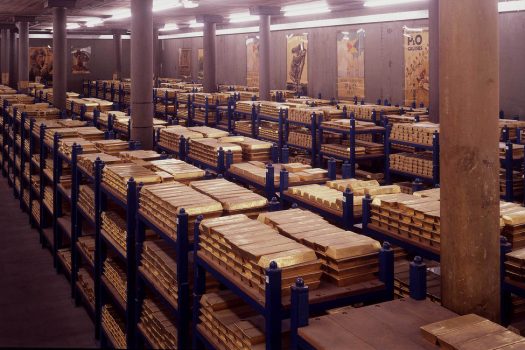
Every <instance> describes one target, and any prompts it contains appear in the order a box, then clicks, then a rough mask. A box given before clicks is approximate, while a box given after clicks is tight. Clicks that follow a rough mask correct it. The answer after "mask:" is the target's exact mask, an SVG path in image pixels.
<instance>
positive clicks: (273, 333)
mask: <svg viewBox="0 0 525 350" xmlns="http://www.w3.org/2000/svg"><path fill="white" fill-rule="evenodd" d="M281 275H282V270H281V269H280V268H279V267H278V266H277V263H276V262H275V261H272V262H270V267H269V268H267V269H266V285H265V288H264V289H265V309H266V313H267V314H266V315H265V326H266V327H265V329H266V350H276V349H281V331H282V326H281V283H282V280H281Z"/></svg>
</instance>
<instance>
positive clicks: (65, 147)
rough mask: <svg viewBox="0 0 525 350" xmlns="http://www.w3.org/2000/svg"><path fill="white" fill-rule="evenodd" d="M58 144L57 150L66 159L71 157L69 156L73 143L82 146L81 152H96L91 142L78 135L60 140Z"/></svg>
mask: <svg viewBox="0 0 525 350" xmlns="http://www.w3.org/2000/svg"><path fill="white" fill-rule="evenodd" d="M58 145H59V146H58V150H59V151H60V152H62V154H64V155H65V156H66V157H67V158H68V159H71V156H72V155H73V146H75V145H76V146H80V147H82V153H83V154H89V153H97V152H98V149H97V148H96V147H95V144H94V143H93V142H91V141H88V140H85V139H82V138H78V137H73V138H68V139H63V140H60V141H59V142H58Z"/></svg>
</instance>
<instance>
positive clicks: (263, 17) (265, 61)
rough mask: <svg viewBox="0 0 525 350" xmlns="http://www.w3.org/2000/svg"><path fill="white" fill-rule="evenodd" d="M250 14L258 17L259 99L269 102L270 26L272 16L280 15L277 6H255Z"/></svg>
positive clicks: (279, 9)
mask: <svg viewBox="0 0 525 350" xmlns="http://www.w3.org/2000/svg"><path fill="white" fill-rule="evenodd" d="M250 14H251V15H254V16H259V99H261V100H270V88H271V87H270V81H271V75H270V58H271V49H270V26H271V21H272V16H278V15H280V14H281V8H280V7H278V6H255V7H251V8H250Z"/></svg>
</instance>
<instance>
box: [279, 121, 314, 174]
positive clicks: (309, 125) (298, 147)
mask: <svg viewBox="0 0 525 350" xmlns="http://www.w3.org/2000/svg"><path fill="white" fill-rule="evenodd" d="M318 117H321V115H319V116H318V115H317V114H316V113H312V115H311V121H310V123H302V122H298V121H292V120H289V119H288V118H286V121H285V123H284V135H285V136H284V138H285V140H286V141H285V143H286V146H288V148H289V149H292V150H293V149H296V150H300V151H304V152H307V154H309V156H310V157H311V159H312V161H311V163H310V164H311V165H312V166H313V167H315V166H318V161H319V158H318V152H319V147H318V146H317V144H318V142H319V140H318V136H319V135H318V133H317V127H318V125H317V120H318ZM294 126H295V127H300V128H304V129H307V130H308V131H309V132H310V138H311V142H310V143H311V146H310V147H305V146H304V145H299V144H294V143H292V142H290V138H289V136H290V127H292V128H293V127H294ZM305 134H307V133H305Z"/></svg>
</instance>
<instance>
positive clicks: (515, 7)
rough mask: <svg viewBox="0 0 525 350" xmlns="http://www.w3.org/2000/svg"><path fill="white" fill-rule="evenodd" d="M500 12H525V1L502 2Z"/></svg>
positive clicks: (499, 6) (499, 7) (499, 4)
mask: <svg viewBox="0 0 525 350" xmlns="http://www.w3.org/2000/svg"><path fill="white" fill-rule="evenodd" d="M498 10H499V12H512V11H523V10H525V1H523V0H519V1H502V2H499V3H498Z"/></svg>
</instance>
